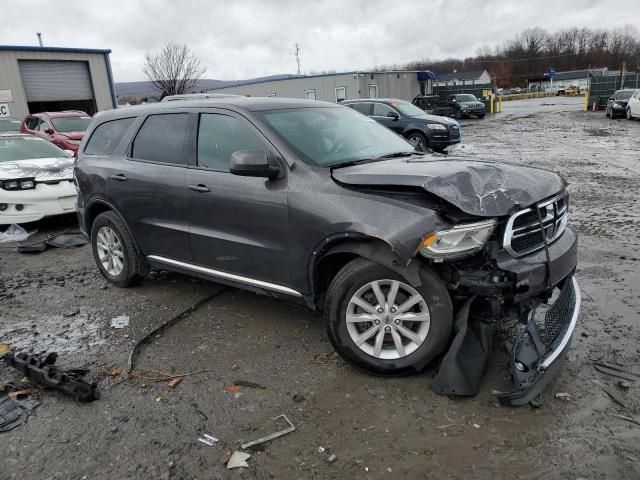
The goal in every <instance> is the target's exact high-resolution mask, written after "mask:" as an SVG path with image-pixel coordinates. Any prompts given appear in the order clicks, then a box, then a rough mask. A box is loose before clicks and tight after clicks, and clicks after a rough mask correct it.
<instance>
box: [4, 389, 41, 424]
mask: <svg viewBox="0 0 640 480" xmlns="http://www.w3.org/2000/svg"><path fill="white" fill-rule="evenodd" d="M38 405H40V401H39V400H37V399H35V398H29V399H26V400H17V399H15V398H11V397H9V396H7V397H5V398H3V399H0V432H8V431H9V430H13V429H14V428H17V427H19V426H20V425H23V424H24V423H26V421H27V419H28V418H29V415H31V412H32V411H33V410H34V409H35V408H36V407H37V406H38Z"/></svg>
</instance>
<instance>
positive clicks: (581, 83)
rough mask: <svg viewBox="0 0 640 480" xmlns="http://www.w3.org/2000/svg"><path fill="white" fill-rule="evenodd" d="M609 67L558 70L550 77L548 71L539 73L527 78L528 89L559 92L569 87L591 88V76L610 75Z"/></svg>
mask: <svg viewBox="0 0 640 480" xmlns="http://www.w3.org/2000/svg"><path fill="white" fill-rule="evenodd" d="M608 74H609V72H608V70H607V67H604V68H590V69H587V70H568V71H566V72H556V74H555V75H554V77H553V81H552V79H551V77H549V74H548V73H545V74H543V75H537V76H535V77H530V78H528V79H527V89H528V90H529V91H530V92H551V91H553V92H557V91H558V90H564V89H567V88H569V87H576V88H578V89H579V90H584V89H588V88H589V78H590V77H601V76H603V75H608Z"/></svg>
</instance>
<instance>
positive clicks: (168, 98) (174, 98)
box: [162, 92, 240, 102]
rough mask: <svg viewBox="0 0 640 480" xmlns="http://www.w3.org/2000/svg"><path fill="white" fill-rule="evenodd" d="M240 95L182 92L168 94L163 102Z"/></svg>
mask: <svg viewBox="0 0 640 480" xmlns="http://www.w3.org/2000/svg"><path fill="white" fill-rule="evenodd" d="M230 97H240V95H234V94H232V93H208V92H207V93H204V92H203V93H182V94H180V95H167V96H166V97H164V98H163V99H162V101H163V102H177V101H178V100H198V99H205V98H230Z"/></svg>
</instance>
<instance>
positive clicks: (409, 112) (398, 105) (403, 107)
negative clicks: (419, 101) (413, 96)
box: [390, 100, 424, 117]
mask: <svg viewBox="0 0 640 480" xmlns="http://www.w3.org/2000/svg"><path fill="white" fill-rule="evenodd" d="M390 105H391V106H392V107H394V108H395V109H396V110H398V111H399V112H400V113H401V114H403V115H406V116H407V117H416V116H424V110H422V109H421V108H418V107H416V106H415V105H413V104H412V103H409V102H404V101H399V100H395V101H393V102H391V103H390Z"/></svg>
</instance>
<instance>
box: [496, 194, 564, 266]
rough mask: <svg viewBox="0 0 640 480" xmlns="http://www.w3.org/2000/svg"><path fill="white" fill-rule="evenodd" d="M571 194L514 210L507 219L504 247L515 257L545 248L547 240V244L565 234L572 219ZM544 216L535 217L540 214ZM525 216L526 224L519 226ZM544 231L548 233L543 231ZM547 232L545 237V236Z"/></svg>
mask: <svg viewBox="0 0 640 480" xmlns="http://www.w3.org/2000/svg"><path fill="white" fill-rule="evenodd" d="M568 207H569V197H568V194H567V193H566V192H563V193H561V194H560V195H556V196H555V197H553V198H551V199H549V200H544V201H542V202H539V203H537V204H536V205H534V206H532V207H529V208H525V209H523V210H520V211H519V212H516V213H514V214H513V215H512V216H511V217H509V220H508V221H507V226H506V228H505V232H504V237H503V247H504V249H505V250H506V251H507V252H509V254H510V255H511V256H513V257H516V258H518V257H522V256H524V255H528V254H530V253H533V252H535V251H537V250H540V249H541V248H544V239H545V238H546V241H547V244H549V243H552V242H554V241H555V240H557V239H558V238H560V236H561V235H562V234H563V233H564V230H565V228H566V226H567V219H568V211H569V210H568ZM536 210H537V211H538V212H540V215H541V216H542V217H543V218H542V228H540V219H538V220H531V219H532V218H535V217H536V216H537V215H538V212H536ZM522 219H524V220H525V221H526V223H523V224H522V225H519V224H518V222H519V221H522ZM543 232H544V233H543ZM543 235H544V236H543Z"/></svg>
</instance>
